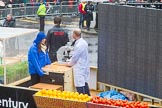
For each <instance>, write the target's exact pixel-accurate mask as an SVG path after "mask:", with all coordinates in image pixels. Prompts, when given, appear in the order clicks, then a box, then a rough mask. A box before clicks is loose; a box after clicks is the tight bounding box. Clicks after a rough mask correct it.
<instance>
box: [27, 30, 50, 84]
mask: <svg viewBox="0 0 162 108" xmlns="http://www.w3.org/2000/svg"><path fill="white" fill-rule="evenodd" d="M46 49H47V47H46V35H45V34H44V33H43V32H39V33H38V34H37V37H36V39H35V40H34V42H33V45H32V46H31V47H30V49H29V51H28V66H29V73H30V76H31V82H32V85H33V84H36V83H39V82H40V77H41V76H44V75H45V73H44V72H43V70H42V67H44V66H46V65H49V64H51V61H50V59H49V55H48V52H47V50H46Z"/></svg>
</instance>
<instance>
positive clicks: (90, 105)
mask: <svg viewBox="0 0 162 108" xmlns="http://www.w3.org/2000/svg"><path fill="white" fill-rule="evenodd" d="M87 108H122V107H117V106H110V105H103V104H96V103H92V102H87Z"/></svg>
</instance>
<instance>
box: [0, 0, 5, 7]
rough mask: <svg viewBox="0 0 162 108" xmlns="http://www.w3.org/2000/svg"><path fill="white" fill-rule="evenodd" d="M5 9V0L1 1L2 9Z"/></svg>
mask: <svg viewBox="0 0 162 108" xmlns="http://www.w3.org/2000/svg"><path fill="white" fill-rule="evenodd" d="M3 8H5V3H4V1H3V0H0V9H3Z"/></svg>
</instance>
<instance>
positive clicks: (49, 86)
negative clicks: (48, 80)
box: [30, 83, 63, 90]
mask: <svg viewBox="0 0 162 108" xmlns="http://www.w3.org/2000/svg"><path fill="white" fill-rule="evenodd" d="M30 88H33V89H52V90H63V86H61V85H53V84H45V83H38V84H35V85H33V86H30Z"/></svg>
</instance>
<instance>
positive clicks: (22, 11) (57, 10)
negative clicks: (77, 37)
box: [0, 2, 78, 19]
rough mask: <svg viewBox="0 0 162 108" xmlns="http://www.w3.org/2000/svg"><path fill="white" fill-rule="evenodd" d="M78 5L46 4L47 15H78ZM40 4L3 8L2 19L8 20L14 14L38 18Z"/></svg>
mask: <svg viewBox="0 0 162 108" xmlns="http://www.w3.org/2000/svg"><path fill="white" fill-rule="evenodd" d="M77 7H78V3H77V2H72V3H71V4H69V2H62V3H61V4H59V3H56V4H54V3H53V2H49V3H46V9H47V12H46V13H47V15H62V14H65V15H67V14H68V15H73V14H77V13H78V8H77ZM38 8H39V4H38V3H35V4H29V3H28V4H26V5H25V6H22V5H16V4H15V5H13V6H12V8H3V9H0V19H4V18H6V16H7V14H12V15H13V16H14V17H27V16H37V14H36V13H37V10H38Z"/></svg>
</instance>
